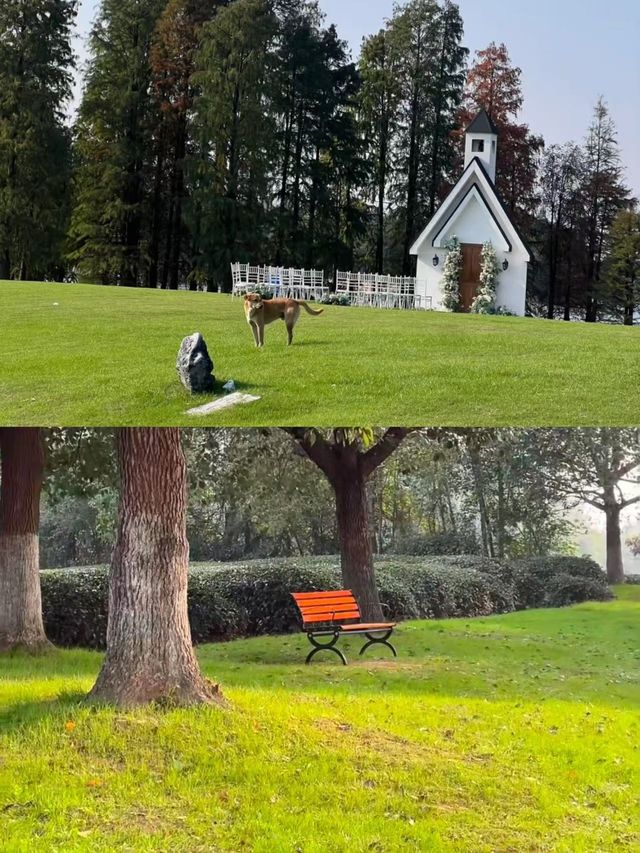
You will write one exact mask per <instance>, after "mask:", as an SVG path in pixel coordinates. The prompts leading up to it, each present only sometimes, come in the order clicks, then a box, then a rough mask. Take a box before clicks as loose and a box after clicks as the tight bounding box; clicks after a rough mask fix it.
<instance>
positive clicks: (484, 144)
mask: <svg viewBox="0 0 640 853" xmlns="http://www.w3.org/2000/svg"><path fill="white" fill-rule="evenodd" d="M475 157H477V158H478V160H480V162H481V163H482V165H483V166H484V168H485V169H486V170H487V172H488V174H489V177H490V178H491V181H492V182H493V183H494V184H495V182H496V163H497V160H498V128H497V127H496V126H495V124H494V123H493V121H492V120H491V116H490V115H489V113H488V112H487V111H486V110H480V112H479V113H478V115H477V116H476V117H475V118H474V120H473V121H472V122H471V124H470V125H469V127H468V128H467V129H466V130H465V146H464V167H465V169H466V168H467V166H468V165H469V164H470V163H471V161H472V160H473V159H474V158H475Z"/></svg>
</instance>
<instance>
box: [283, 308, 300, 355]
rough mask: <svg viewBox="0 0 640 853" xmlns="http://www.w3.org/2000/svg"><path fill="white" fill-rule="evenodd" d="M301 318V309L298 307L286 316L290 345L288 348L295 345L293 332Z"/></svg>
mask: <svg viewBox="0 0 640 853" xmlns="http://www.w3.org/2000/svg"><path fill="white" fill-rule="evenodd" d="M299 317H300V307H299V306H298V305H296V307H295V308H294V309H293V310H289V311H287V313H286V314H285V318H284V322H285V323H286V326H287V338H288V341H289V343H288V344H287V346H291V344H292V343H293V330H294V329H295V326H296V323H297V322H298V318H299Z"/></svg>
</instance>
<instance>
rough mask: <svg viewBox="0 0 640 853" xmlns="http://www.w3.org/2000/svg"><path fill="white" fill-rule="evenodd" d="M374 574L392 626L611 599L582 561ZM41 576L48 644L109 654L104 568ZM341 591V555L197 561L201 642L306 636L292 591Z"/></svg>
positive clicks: (435, 565)
mask: <svg viewBox="0 0 640 853" xmlns="http://www.w3.org/2000/svg"><path fill="white" fill-rule="evenodd" d="M586 563H589V565H586ZM594 567H595V569H596V570H597V574H596V572H595V571H594ZM376 573H377V578H378V586H379V589H380V597H381V600H382V602H383V608H384V610H385V616H386V617H387V618H389V619H391V620H394V621H401V620H405V619H445V618H452V617H474V616H490V615H492V614H495V613H509V612H511V611H513V610H515V609H516V608H520V609H523V608H524V607H528V606H535V607H538V606H564V605H565V604H573V603H575V602H577V601H584V600H588V599H596V600H603V599H604V598H607V597H610V593H609V592H608V589H607V586H606V583H605V578H604V574H603V572H602V571H601V570H600V568H599V567H598V566H597V565H596V564H595V563H593V562H592V561H588V560H583V559H580V560H575V559H574V558H551V559H548V560H547V559H541V560H539V561H525V560H520V561H518V562H517V563H512V564H501V563H500V562H499V561H497V560H489V559H486V558H484V557H476V556H465V555H457V556H449V557H416V556H402V557H400V556H387V557H382V558H380V559H379V560H377V561H376ZM41 574H42V599H43V612H44V620H45V628H46V631H47V635H48V636H49V638H50V639H51V640H52V641H53V642H54V643H55V644H56V645H60V646H83V647H87V648H98V649H100V648H104V645H105V640H106V626H107V598H108V594H107V593H108V589H107V587H108V571H107V569H106V567H104V566H98V567H92V568H84V569H55V570H48V571H43V572H42V573H41ZM541 584H544V593H543V592H542V591H541ZM341 587H342V582H341V576H340V560H339V558H337V557H308V558H295V557H294V558H287V559H273V560H255V561H251V562H246V563H213V564H208V565H194V566H192V568H191V571H190V575H189V620H190V624H191V633H192V637H193V641H194V643H210V642H217V641H221V640H231V639H234V638H237V637H242V636H257V635H260V634H285V633H289V632H291V631H298V630H299V628H300V625H299V621H298V612H297V609H296V607H295V604H294V602H293V600H292V598H291V592H292V591H297V590H300V591H313V590H325V589H327V590H330V589H340V588H341ZM541 600H542V602H543V603H542V604H540V601H541ZM528 601H531V602H533V603H532V604H528V603H527V602H528Z"/></svg>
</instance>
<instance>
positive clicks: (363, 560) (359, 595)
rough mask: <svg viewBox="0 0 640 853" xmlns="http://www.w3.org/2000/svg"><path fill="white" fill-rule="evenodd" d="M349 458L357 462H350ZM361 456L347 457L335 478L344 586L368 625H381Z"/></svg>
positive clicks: (344, 458)
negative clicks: (351, 593) (379, 623)
mask: <svg viewBox="0 0 640 853" xmlns="http://www.w3.org/2000/svg"><path fill="white" fill-rule="evenodd" d="M347 455H348V456H353V458H350V459H347V458H346V457H347ZM358 456H359V455H358V453H357V451H353V452H352V453H348V451H347V452H346V453H344V454H343V464H341V465H340V467H339V468H338V470H337V471H336V473H335V476H334V477H332V478H331V485H332V486H333V489H334V491H335V494H336V516H337V520H338V536H339V539H340V554H341V566H342V582H343V584H344V587H345V589H350V590H351V591H352V592H353V594H354V595H355V597H356V600H357V602H358V604H359V605H360V612H361V614H362V618H363V619H364V621H365V622H380V621H382V618H383V617H382V606H381V605H380V597H379V595H378V587H377V584H376V576H375V571H374V568H373V554H372V551H371V530H370V526H369V504H368V500H367V486H366V480H365V477H364V474H363V472H362V470H361V459H359V458H358Z"/></svg>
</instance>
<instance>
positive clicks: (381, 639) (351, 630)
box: [291, 589, 398, 666]
mask: <svg viewBox="0 0 640 853" xmlns="http://www.w3.org/2000/svg"><path fill="white" fill-rule="evenodd" d="M291 595H292V596H293V599H294V601H295V603H296V604H297V605H298V610H299V611H300V615H301V617H302V629H303V631H305V632H306V635H307V637H308V638H309V642H310V643H311V645H312V646H313V649H312V650H311V651H310V652H309V654H308V655H307V660H306V661H305V663H311V660H312V658H313V656H314V655H317V654H318V652H335V653H336V654H337V655H338V657H339V658H340V660H341V661H342V663H343V664H344V665H345V666H346V665H347V659H346V657H345V656H344V655H343V654H342V652H341V651H340V649H337V648H336V643H337V642H338V640H339V639H340V637H341V636H342V635H343V634H364V635H365V637H366V638H367V641H368V642H366V643H365V644H364V646H363V647H362V648H361V649H360V654H361V655H362V654H364V653H365V651H366V650H367V649H368V648H369V647H370V646H375V645H381V646H387V648H389V649H391V651H392V652H393V656H394V657H397V656H398V655H397V652H396V650H395V649H394V647H393V646H392V645H391V643H390V642H389V637H390V636H391V635H392V634H393V629H394V628H395V627H396V623H395V622H386V623H385V622H380V623H376V622H370V623H367V622H361V621H360V619H361V617H360V608H359V607H358V602H357V601H356V599H355V597H354V595H353V593H352V592H351V590H349V589H343V590H340V591H339V592H293V593H291ZM376 634H382V635H383V636H375V635H376ZM318 637H329V638H330V640H329V642H318V640H317V638H318Z"/></svg>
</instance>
